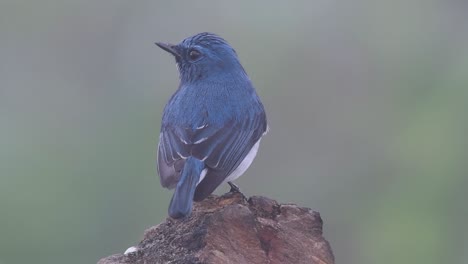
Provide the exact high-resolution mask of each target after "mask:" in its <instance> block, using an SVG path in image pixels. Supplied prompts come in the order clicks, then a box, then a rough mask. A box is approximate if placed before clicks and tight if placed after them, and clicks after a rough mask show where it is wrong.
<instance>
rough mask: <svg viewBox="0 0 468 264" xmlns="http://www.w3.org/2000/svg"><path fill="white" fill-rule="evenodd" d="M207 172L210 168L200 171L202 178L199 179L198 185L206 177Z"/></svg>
mask: <svg viewBox="0 0 468 264" xmlns="http://www.w3.org/2000/svg"><path fill="white" fill-rule="evenodd" d="M207 172H208V169H203V170H202V171H201V173H200V179H199V180H198V183H197V185H198V184H200V182H201V181H203V179H204V178H205V176H206V173H207Z"/></svg>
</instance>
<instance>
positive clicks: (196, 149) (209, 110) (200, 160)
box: [156, 33, 267, 218]
mask: <svg viewBox="0 0 468 264" xmlns="http://www.w3.org/2000/svg"><path fill="white" fill-rule="evenodd" d="M156 45H158V46H159V47H160V48H162V49H163V50H165V51H167V52H169V53H171V54H172V55H174V57H175V60H176V64H177V67H178V70H179V78H180V84H179V88H178V89H177V91H176V92H175V93H174V94H173V95H172V97H171V98H170V100H169V102H168V103H167V104H166V106H165V108H164V112H163V117H162V124H161V132H160V135H159V147H158V173H159V177H160V180H161V185H162V186H163V187H165V188H169V189H173V188H175V191H174V194H173V196H172V199H171V202H170V205H169V210H168V212H169V216H171V217H172V218H181V217H185V216H187V215H189V214H190V213H191V211H192V203H193V201H201V200H203V199H205V198H206V197H207V196H208V195H210V194H211V193H212V192H213V191H214V190H215V189H216V188H217V187H218V186H219V185H221V184H222V183H225V182H228V183H229V184H230V185H231V181H233V180H235V179H236V178H238V177H239V176H240V175H242V174H243V173H244V172H245V171H246V170H247V168H248V167H249V166H250V164H251V163H252V161H253V159H254V158H255V156H256V154H257V150H258V146H259V144H260V140H261V138H262V136H263V135H265V133H266V132H267V120H266V114H265V110H264V107H263V105H262V103H261V102H260V98H259V97H258V95H257V93H256V92H255V90H254V87H253V85H252V82H251V81H250V78H249V77H248V76H247V73H246V72H245V70H244V68H243V67H242V65H241V64H240V62H239V59H238V57H237V54H236V52H235V51H234V49H233V48H232V47H231V46H230V45H229V44H228V43H227V42H226V41H225V40H224V39H222V38H221V37H219V36H217V35H215V34H212V33H200V34H197V35H195V36H192V37H188V38H186V39H184V40H183V41H182V42H180V43H179V44H177V45H173V44H166V43H160V42H157V43H156ZM232 186H235V185H231V187H232Z"/></svg>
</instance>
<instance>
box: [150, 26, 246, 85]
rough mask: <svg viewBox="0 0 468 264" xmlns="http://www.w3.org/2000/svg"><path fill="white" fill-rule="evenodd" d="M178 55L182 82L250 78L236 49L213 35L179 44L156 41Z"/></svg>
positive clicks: (199, 36)
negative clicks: (239, 77)
mask: <svg viewBox="0 0 468 264" xmlns="http://www.w3.org/2000/svg"><path fill="white" fill-rule="evenodd" d="M156 45H158V46H159V47H160V48H161V49H163V50H165V51H167V52H169V53H171V54H172V55H174V57H175V59H176V63H177V67H178V68H179V74H180V79H181V81H182V82H196V81H199V80H204V79H210V80H213V78H218V79H222V78H223V77H224V78H231V77H233V76H246V74H245V71H244V69H243V68H242V66H241V64H240V62H239V59H238V58H237V54H236V52H235V51H234V49H233V48H232V47H231V46H230V45H229V44H228V43H227V42H226V41H225V40H224V39H223V38H221V37H219V36H218V35H216V34H213V33H206V32H205V33H199V34H197V35H194V36H192V37H188V38H186V39H184V40H183V41H182V42H180V43H179V44H177V45H174V44H167V43H161V42H156Z"/></svg>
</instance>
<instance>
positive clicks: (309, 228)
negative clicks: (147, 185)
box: [98, 193, 334, 264]
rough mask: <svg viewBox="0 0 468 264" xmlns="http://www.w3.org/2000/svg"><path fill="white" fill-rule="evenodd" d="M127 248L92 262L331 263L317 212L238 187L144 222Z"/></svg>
mask: <svg viewBox="0 0 468 264" xmlns="http://www.w3.org/2000/svg"><path fill="white" fill-rule="evenodd" d="M127 251H128V252H127V253H126V254H115V255H112V256H109V257H107V258H103V259H101V260H100V261H99V262H98V264H123V263H126V264H129V263H131V264H143V263H144V264H149V263H174V264H176V263H177V264H179V263H181V264H185V263H206V264H212V263H213V264H215V263H216V264H218V263H233V264H241V263H248V264H250V263H253V264H256V263H258V264H260V263H261V264H264V263H265V264H266V263H271V264H276V263H278V264H279V263H281V264H288V263H294V264H299V263H311V264H334V257H333V253H332V250H331V247H330V245H329V243H328V242H327V241H326V240H325V238H323V236H322V219H321V218H320V214H319V213H318V212H314V211H312V210H311V209H309V208H304V207H299V206H297V205H294V204H278V203H277V202H276V201H274V200H271V199H269V198H266V197H261V196H253V197H251V198H249V199H248V200H246V199H245V198H244V196H243V195H242V194H240V193H227V194H225V195H223V196H210V197H208V198H207V199H205V200H204V201H202V202H200V203H195V206H194V210H193V212H192V215H191V216H190V217H188V218H186V219H182V220H173V219H170V218H168V219H166V221H165V222H162V223H160V224H159V225H157V226H154V227H151V228H149V229H148V230H146V231H145V233H144V236H143V240H142V241H141V242H140V243H139V244H138V245H137V246H135V247H133V248H132V249H129V250H127Z"/></svg>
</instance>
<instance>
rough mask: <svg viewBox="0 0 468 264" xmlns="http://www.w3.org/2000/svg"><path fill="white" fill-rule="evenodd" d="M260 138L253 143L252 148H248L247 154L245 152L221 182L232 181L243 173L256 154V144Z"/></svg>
mask: <svg viewBox="0 0 468 264" xmlns="http://www.w3.org/2000/svg"><path fill="white" fill-rule="evenodd" d="M260 140H261V139H259V140H258V141H257V143H255V145H254V146H253V147H252V149H250V151H249V154H247V156H245V158H244V160H243V161H242V162H241V163H240V164H239V166H238V167H237V168H236V169H235V170H234V171H233V172H232V173H231V174H230V175H229V176H227V178H226V179H225V180H224V181H223V183H225V182H229V181H233V180H235V179H237V178H239V177H240V176H241V175H242V174H244V172H245V171H246V170H247V169H248V168H249V167H250V165H251V164H252V161H253V160H254V158H255V156H256V155H257V151H258V146H259V145H260Z"/></svg>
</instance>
